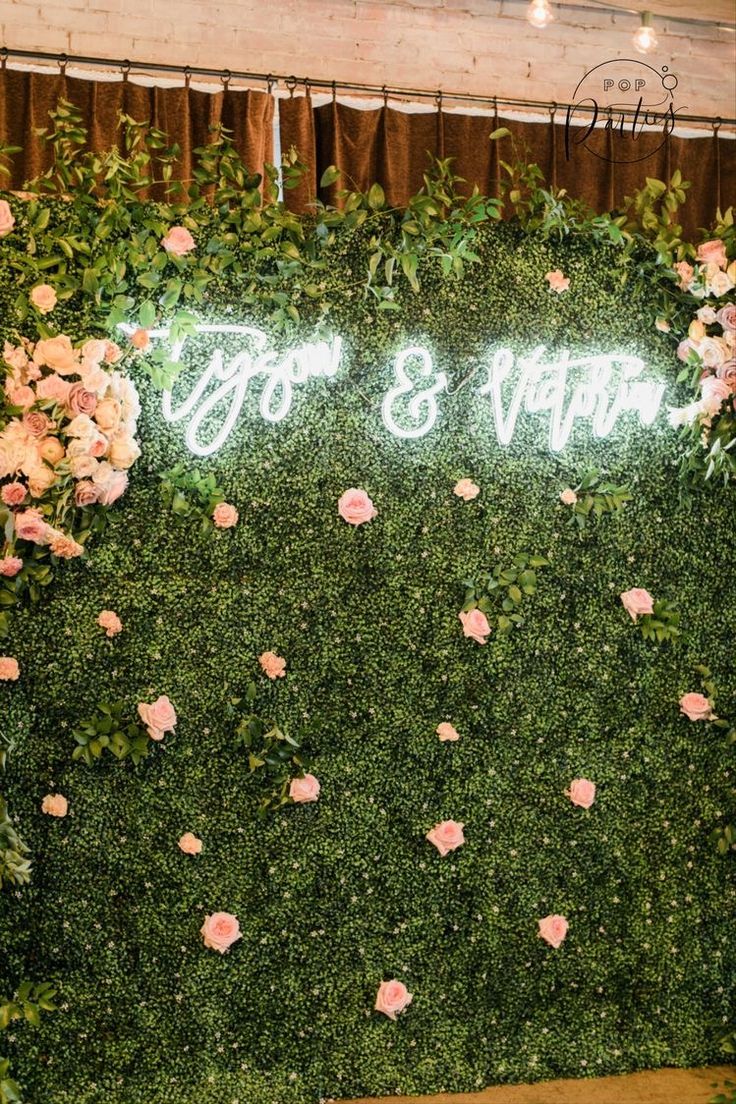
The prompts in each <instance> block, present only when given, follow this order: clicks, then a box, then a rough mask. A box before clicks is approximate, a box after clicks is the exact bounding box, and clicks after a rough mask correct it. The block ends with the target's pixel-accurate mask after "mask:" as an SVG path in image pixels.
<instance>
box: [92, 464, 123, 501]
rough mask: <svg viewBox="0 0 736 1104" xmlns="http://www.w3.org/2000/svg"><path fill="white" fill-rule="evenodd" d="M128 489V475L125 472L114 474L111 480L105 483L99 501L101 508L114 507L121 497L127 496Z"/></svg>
mask: <svg viewBox="0 0 736 1104" xmlns="http://www.w3.org/2000/svg"><path fill="white" fill-rule="evenodd" d="M127 487H128V473H127V472H124V471H116V472H113V473H112V475H111V476H110V478H109V479H108V480H107V481H106V482H105V483H103V485H102V487H101V490H100V497H99V499H98V501H99V503H100V506H112V504H113V502H117V500H118V499H119V498H120V496H121V495H123V494H125V491H126V490H127Z"/></svg>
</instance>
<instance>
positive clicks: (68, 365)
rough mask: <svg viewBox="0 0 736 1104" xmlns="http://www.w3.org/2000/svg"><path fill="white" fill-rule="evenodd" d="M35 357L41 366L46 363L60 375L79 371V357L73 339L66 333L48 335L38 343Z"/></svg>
mask: <svg viewBox="0 0 736 1104" xmlns="http://www.w3.org/2000/svg"><path fill="white" fill-rule="evenodd" d="M33 359H34V361H35V362H36V364H39V365H40V366H42V367H43V366H44V365H46V366H47V367H49V368H51V369H52V370H53V371H54V372H58V373H59V375H60V376H69V375H71V373H72V372H77V371H79V359H78V356H77V352H76V349H75V348H74V346H73V345H72V343H71V339H70V338H68V337H67V336H66V334H59V336H58V337H47V338H44V339H43V340H42V341H39V342H37V343H36V348H35V349H34V351H33Z"/></svg>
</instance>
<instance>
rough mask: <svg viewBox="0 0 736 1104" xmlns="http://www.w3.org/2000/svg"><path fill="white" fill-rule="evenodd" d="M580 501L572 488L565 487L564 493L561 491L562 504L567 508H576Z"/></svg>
mask: <svg viewBox="0 0 736 1104" xmlns="http://www.w3.org/2000/svg"><path fill="white" fill-rule="evenodd" d="M577 500H578V496H577V495H576V494H575V492H574V490H573V489H572V487H565V489H564V491H560V502H562V503H563V504H564V505H565V506H574V505H575V503H576V502H577Z"/></svg>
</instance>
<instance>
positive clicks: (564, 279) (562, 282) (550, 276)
mask: <svg viewBox="0 0 736 1104" xmlns="http://www.w3.org/2000/svg"><path fill="white" fill-rule="evenodd" d="M544 278H545V280H547V282H548V283H549V288H550V291H556V292H557V294H558V295H559V294H560V292H563V291H567V289H568V288H569V286H570V278H569V276H566V275H565V274H564V272H562V271H560V269H559V268H556V269H555V270H554V271H553V272H548V273H547V274H546V275H545V277H544Z"/></svg>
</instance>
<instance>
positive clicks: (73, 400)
mask: <svg viewBox="0 0 736 1104" xmlns="http://www.w3.org/2000/svg"><path fill="white" fill-rule="evenodd" d="M66 405H67V407H68V408H69V413H70V414H72V415H74V414H89V415H91V414H94V412H95V410H96V409H97V396H96V395H95V393H94V391H88V390H87V388H86V387H85V386H84V384H83V383H73V384H72V386H71V388H70V389H69V394H68V396H67V400H66Z"/></svg>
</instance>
